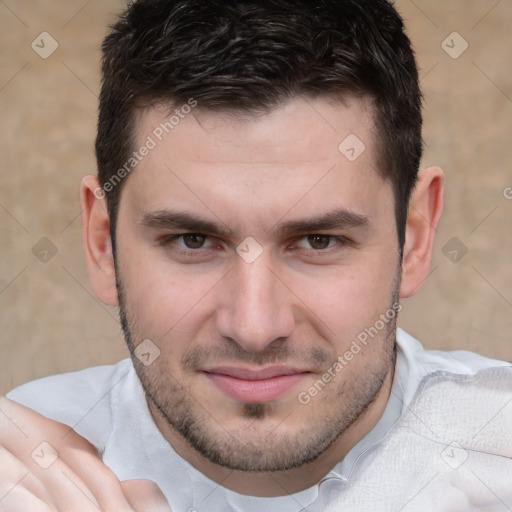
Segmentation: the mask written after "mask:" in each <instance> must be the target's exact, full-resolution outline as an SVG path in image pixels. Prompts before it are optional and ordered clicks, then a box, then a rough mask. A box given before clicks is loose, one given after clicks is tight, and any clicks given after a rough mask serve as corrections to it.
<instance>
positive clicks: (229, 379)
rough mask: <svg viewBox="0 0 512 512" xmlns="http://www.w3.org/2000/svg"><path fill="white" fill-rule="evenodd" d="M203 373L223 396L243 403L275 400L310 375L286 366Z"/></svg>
mask: <svg viewBox="0 0 512 512" xmlns="http://www.w3.org/2000/svg"><path fill="white" fill-rule="evenodd" d="M202 373H203V374H204V375H205V376H206V378H208V379H209V380H210V382H211V383H212V384H214V386H216V388H217V389H219V390H220V391H221V392H222V393H224V394H225V395H227V396H228V397H230V398H231V399H233V400H235V401H238V402H243V403H257V402H270V401H273V400H276V399H278V398H279V397H281V396H282V395H284V394H286V393H287V392H288V391H290V390H291V388H293V387H294V386H295V385H297V384H298V383H299V382H301V381H302V380H303V379H305V378H306V377H307V376H309V375H311V372H309V371H305V370H301V369H298V368H291V367H284V366H273V367H268V368H264V369H259V370H254V369H249V368H239V367H231V366H225V367H216V368H212V369H209V370H207V371H206V370H203V371H202Z"/></svg>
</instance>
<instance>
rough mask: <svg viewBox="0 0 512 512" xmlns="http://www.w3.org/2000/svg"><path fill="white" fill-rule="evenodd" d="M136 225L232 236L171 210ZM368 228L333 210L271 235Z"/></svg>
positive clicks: (363, 219)
mask: <svg viewBox="0 0 512 512" xmlns="http://www.w3.org/2000/svg"><path fill="white" fill-rule="evenodd" d="M138 223H139V224H141V225H143V226H147V227H151V228H160V229H169V230H180V231H183V232H188V233H204V234H209V235H214V236H232V235H233V231H232V230H231V229H229V228H227V227H226V226H225V225H224V226H223V225H220V224H218V223H216V222H212V221H211V220H209V219H206V218H202V217H199V216H196V215H192V214H190V213H187V212H179V211H175V210H159V211H156V212H152V213H144V214H143V216H142V219H141V220H140V221H139V222H138ZM367 225H368V217H365V216H364V215H360V214H359V213H355V212H353V211H350V210H335V211H332V212H328V213H326V214H323V215H320V216H318V217H313V218H307V219H299V220H293V221H287V222H284V223H277V224H276V225H275V226H273V227H272V228H271V230H270V231H271V232H276V233H279V234H280V235H282V236H291V235H297V234H300V233H319V232H322V231H328V230H333V229H351V228H356V227H364V226H367Z"/></svg>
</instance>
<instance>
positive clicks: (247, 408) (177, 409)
mask: <svg viewBox="0 0 512 512" xmlns="http://www.w3.org/2000/svg"><path fill="white" fill-rule="evenodd" d="M116 281H117V289H118V295H119V309H120V312H119V314H120V319H121V326H122V329H123V333H124V336H125V340H126V343H127V345H128V348H129V350H130V354H131V358H132V361H133V364H134V367H135V371H136V373H137V375H138V377H139V380H140V382H141V384H142V387H143V389H144V392H145V394H146V397H147V399H148V400H149V401H150V403H151V404H152V405H153V407H154V408H155V409H156V410H157V411H158V413H159V414H160V415H161V417H162V418H163V419H164V421H165V422H166V423H167V424H168V425H169V426H170V427H171V428H172V429H173V430H174V432H175V433H177V434H178V435H179V436H181V437H182V438H183V439H184V440H185V442H186V443H187V444H188V445H189V446H190V447H192V448H193V449H194V450H195V451H196V452H198V453H199V454H200V455H202V456H203V457H205V458H206V459H207V460H209V461H210V462H212V463H213V464H217V465H219V466H222V467H224V468H228V469H230V470H235V471H256V472H267V471H272V472H274V471H286V470H291V469H294V468H298V467H300V466H302V465H304V464H307V463H309V462H312V461H314V460H315V459H317V458H318V457H320V455H321V454H322V453H324V452H325V451H326V450H327V449H328V448H329V447H330V446H331V445H332V444H333V443H334V442H335V441H336V440H337V439H338V438H339V437H340V436H342V435H343V434H344V433H345V432H346V431H347V429H348V428H349V427H350V426H351V425H352V424H353V423H354V422H355V421H357V420H358V419H359V418H361V417H362V416H363V415H364V413H365V412H366V411H367V410H368V408H369V407H370V406H371V405H372V404H373V403H374V401H375V399H376V397H377V396H378V395H379V392H380V391H381V389H382V387H383V384H384V382H385V381H386V378H387V377H388V376H389V375H390V374H391V375H392V373H393V371H394V365H395V359H396V316H395V317H394V318H393V319H392V320H390V321H389V323H388V324H386V327H385V329H384V330H383V332H382V334H383V336H382V339H381V340H372V342H373V341H376V342H377V343H380V349H381V350H380V351H376V352H374V353H372V354H371V355H370V356H369V357H367V360H366V362H365V363H364V364H362V365H360V366H359V370H356V371H354V372H352V377H351V376H350V374H347V373H348V372H347V370H348V369H349V368H350V366H347V368H345V369H344V370H343V371H342V372H341V373H340V375H338V376H337V377H336V378H334V379H333V380H332V382H331V383H330V384H331V385H330V386H329V387H326V388H325V389H323V390H322V392H321V393H326V395H325V396H320V397H315V399H313V400H311V402H310V404H307V405H302V404H300V403H299V401H298V400H297V402H296V404H297V405H296V407H297V408H303V407H310V406H311V405H312V409H311V412H310V414H309V416H308V418H307V421H306V422H303V424H302V425H299V426H295V425H294V431H293V432H292V433H291V432H290V430H289V428H284V425H282V426H281V427H280V426H277V428H276V427H272V429H268V428H265V425H264V424H265V422H266V421H267V420H272V418H273V417H275V416H276V415H277V414H276V412H277V406H276V405H275V404H273V403H245V404H239V405H238V411H237V412H238V415H239V417H240V419H241V420H245V421H243V422H241V423H240V424H241V425H242V424H243V425H244V426H243V427H242V428H240V429H238V430H237V431H234V432H233V431H228V430H227V429H224V428H223V427H222V422H223V418H220V417H219V418H214V417H213V416H212V415H211V414H210V413H209V412H208V411H207V410H206V408H204V407H202V406H201V405H200V398H199V397H195V396H194V395H193V392H192V391H190V390H188V389H186V388H185V387H184V386H182V385H181V384H180V382H179V381H178V380H177V378H176V376H174V375H172V374H171V373H170V371H169V370H168V369H167V368H166V367H165V366H164V365H162V364H161V363H162V360H163V358H162V357H160V358H159V359H157V361H155V362H154V363H153V364H152V365H151V366H149V367H146V366H144V365H142V364H141V363H140V361H139V360H138V359H137V358H136V357H135V355H134V350H135V348H136V344H135V343H134V339H138V338H140V340H142V339H144V338H145V337H143V336H142V337H141V336H136V335H135V330H136V329H135V328H134V326H135V325H136V322H134V321H133V320H132V319H131V315H130V312H129V311H128V308H127V302H126V297H125V293H124V287H123V284H122V281H121V279H120V276H119V275H118V274H117V279H116ZM398 290H399V284H398V280H395V283H394V290H393V294H392V302H391V304H390V306H389V309H392V308H393V306H394V305H395V304H397V303H398V300H399V294H398ZM368 327H369V326H368ZM280 343H281V345H278V347H281V348H277V349H276V350H274V349H273V350H271V351H270V352H269V353H267V352H266V353H265V354H259V355H256V356H254V354H247V353H245V354H244V355H243V356H242V355H241V354H242V353H243V349H241V348H239V349H237V350H238V351H239V352H240V354H239V355H240V359H241V360H243V361H244V362H247V361H251V362H255V360H257V362H261V364H264V363H269V362H274V361H278V362H282V363H286V361H287V359H286V357H287V355H288V354H289V352H288V350H287V347H286V346H284V345H282V343H283V342H280ZM370 343H371V342H370ZM368 346H369V345H368ZM367 348H368V347H365V348H364V349H363V350H362V351H361V353H364V352H365V350H367ZM206 352H208V350H207V349H205V351H203V353H202V356H203V357H205V356H206ZM228 352H229V351H228ZM235 352H236V351H235ZM215 354H218V352H215ZM230 354H232V351H231V352H230ZM194 357H196V358H197V354H188V356H187V354H185V356H184V358H183V360H182V363H183V361H187V358H188V365H189V366H192V363H191V360H192V361H193V360H194ZM306 357H308V358H309V359H310V360H311V359H315V358H316V361H317V362H318V361H319V360H321V359H322V357H321V355H319V354H318V353H315V351H312V352H311V353H310V354H308V355H307V356H306ZM357 357H360V356H359V355H356V358H357ZM229 360H230V361H233V360H234V361H236V360H237V359H229ZM184 364H185V365H186V364H187V363H184ZM324 365H325V361H324ZM325 366H330V365H329V364H327V365H325ZM361 369H364V372H363V371H362V370H361ZM344 372H345V373H344ZM345 375H346V377H345V378H344V376H345ZM363 375H364V378H362V376H363ZM337 379H338V381H337ZM334 386H336V387H334ZM327 393H328V395H327ZM320 403H321V404H322V407H321V408H320V409H318V407H317V408H315V407H314V405H315V404H320ZM300 411H301V412H302V411H303V410H302V409H300ZM290 418H293V413H292V414H291V415H290Z"/></svg>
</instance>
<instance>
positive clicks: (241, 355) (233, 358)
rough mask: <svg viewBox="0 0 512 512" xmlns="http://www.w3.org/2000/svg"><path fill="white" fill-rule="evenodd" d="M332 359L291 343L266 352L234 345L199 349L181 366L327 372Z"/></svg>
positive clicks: (275, 345)
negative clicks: (219, 365)
mask: <svg viewBox="0 0 512 512" xmlns="http://www.w3.org/2000/svg"><path fill="white" fill-rule="evenodd" d="M331 359H332V355H329V354H328V353H327V352H326V351H325V350H322V349H319V348H311V349H308V350H297V349H295V348H292V347H290V345H289V344H288V343H287V342H284V341H280V340H274V341H273V342H272V343H271V344H270V345H269V346H268V347H267V348H266V349H265V350H264V351H261V352H248V351H246V350H244V349H243V348H242V347H241V346H240V345H238V344H237V343H236V342H234V341H232V342H229V343H228V344H226V345H224V346H222V347H200V346H196V347H194V348H192V349H191V350H189V351H188V352H187V353H186V354H185V355H184V356H183V357H182V359H181V365H182V367H183V368H185V369H187V370H197V369H198V368H201V367H204V366H205V365H206V364H210V365H211V364H212V362H218V363H223V364H225V363H228V362H229V363H248V364H251V365H257V366H266V365H268V364H271V363H272V364H275V363H282V364H286V365H293V364H294V365H300V366H301V367H303V366H307V367H312V368H324V367H326V366H328V365H329V362H330V361H331Z"/></svg>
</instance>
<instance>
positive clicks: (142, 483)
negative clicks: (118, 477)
mask: <svg viewBox="0 0 512 512" xmlns="http://www.w3.org/2000/svg"><path fill="white" fill-rule="evenodd" d="M121 487H122V489H123V492H124V495H125V496H126V499H127V500H128V501H129V503H130V505H131V506H132V507H133V509H134V510H135V511H136V512H172V510H171V507H170V506H169V503H168V502H167V499H166V498H165V496H164V495H163V493H162V491H161V490H160V488H159V487H158V485H156V484H155V482H152V481H151V480H126V481H124V482H121Z"/></svg>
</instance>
